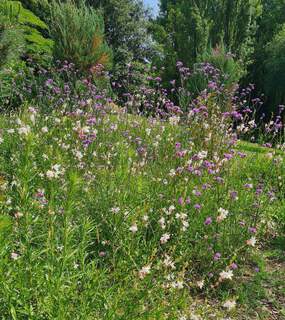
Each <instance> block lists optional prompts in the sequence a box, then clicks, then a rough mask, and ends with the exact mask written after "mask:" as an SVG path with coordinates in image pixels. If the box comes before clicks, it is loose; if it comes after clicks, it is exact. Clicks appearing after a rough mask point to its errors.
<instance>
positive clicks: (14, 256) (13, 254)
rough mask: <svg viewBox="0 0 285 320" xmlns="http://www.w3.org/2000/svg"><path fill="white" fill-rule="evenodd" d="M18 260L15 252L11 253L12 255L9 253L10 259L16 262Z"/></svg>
mask: <svg viewBox="0 0 285 320" xmlns="http://www.w3.org/2000/svg"><path fill="white" fill-rule="evenodd" d="M18 258H19V255H18V253H16V252H12V253H11V259H13V260H17V259H18Z"/></svg>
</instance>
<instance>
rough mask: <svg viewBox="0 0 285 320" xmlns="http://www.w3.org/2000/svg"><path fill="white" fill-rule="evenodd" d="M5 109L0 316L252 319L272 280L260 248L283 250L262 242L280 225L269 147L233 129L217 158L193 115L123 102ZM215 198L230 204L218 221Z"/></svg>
mask: <svg viewBox="0 0 285 320" xmlns="http://www.w3.org/2000/svg"><path fill="white" fill-rule="evenodd" d="M92 117H96V123H95V124H92V121H91V120H92ZM16 119H17V116H15V117H13V116H11V117H1V118H0V126H1V128H2V129H1V132H0V137H1V138H2V140H3V141H2V142H1V144H0V175H1V179H0V184H1V192H0V201H1V203H0V210H1V215H0V231H1V237H0V239H1V245H0V281H1V284H2V285H1V288H0V302H1V303H0V315H1V316H2V318H3V319H35V320H39V319H64V320H65V319H72V320H73V319H92V320H93V319H115V320H117V319H122V320H128V319H130V320H134V319H138V320H139V319H159V320H160V319H183V318H182V317H183V316H185V317H186V319H191V314H192V318H193V316H194V315H197V316H200V317H201V319H211V318H213V317H214V318H215V319H219V318H222V317H225V316H231V317H232V318H233V319H247V318H246V317H243V316H244V315H242V312H241V311H243V312H244V313H245V314H246V315H250V316H251V319H255V318H254V317H256V313H255V311H256V310H258V308H259V307H260V305H262V304H263V299H264V298H265V297H266V291H265V290H266V288H264V286H265V284H268V283H269V284H272V285H273V284H274V285H278V286H280V287H282V285H281V281H282V273H281V272H279V271H278V268H276V270H275V267H274V264H273V269H274V272H275V273H274V276H271V275H270V273H268V271H267V270H266V268H267V261H268V258H269V257H268V254H269V253H270V252H271V253H275V254H276V256H278V257H279V255H280V256H281V253H280V251H274V250H273V249H272V248H270V249H266V245H267V244H268V243H270V241H271V239H274V238H276V237H277V236H278V234H280V235H282V232H283V231H284V210H283V209H284V201H283V198H284V191H285V189H284V177H285V164H284V157H283V154H282V153H281V152H277V151H276V152H275V150H273V149H270V150H268V149H266V148H263V147H259V146H257V145H252V144H249V143H244V142H242V143H239V144H238V146H237V147H236V150H235V152H234V153H233V158H232V159H231V160H230V161H226V162H225V161H221V160H222V159H223V158H224V155H223V153H224V152H226V153H230V150H229V147H227V145H226V143H225V145H222V146H221V148H220V149H218V146H216V148H217V150H221V152H220V153H219V154H216V155H215V154H214V151H215V149H213V150H211V149H209V150H207V151H208V154H209V155H205V154H203V152H202V154H201V151H205V150H203V149H200V148H198V147H197V146H196V144H191V143H189V142H190V141H191V140H192V138H193V136H194V134H195V132H193V131H191V130H192V129H191V128H185V127H179V126H171V125H169V124H168V123H160V122H158V121H156V122H151V121H150V120H148V119H144V118H140V117H133V116H127V115H124V114H118V115H114V114H109V113H107V114H106V115H102V114H95V115H88V114H87V115H83V116H63V115H61V114H59V113H54V114H52V115H41V114H35V115H34V116H32V115H31V112H28V111H25V112H23V113H22V114H21V115H20V119H21V122H20V121H19V120H16ZM10 129H14V132H11V131H10ZM95 136H96V137H95ZM88 139H89V140H92V143H90V144H89V145H88V146H86V140H88ZM178 142H179V143H180V144H181V147H178V146H177V145H176V146H175V144H176V143H178ZM209 145H211V144H209ZM185 150H187V152H186V151H185ZM179 151H185V154H184V155H183V152H182V154H180V156H179V155H177V152H179ZM237 151H241V152H245V153H246V154H247V157H245V158H243V157H240V156H239V155H238V153H237ZM199 153H200V156H201V157H202V158H203V157H205V158H204V159H202V160H197V159H196V160H195V157H194V160H193V156H194V155H196V156H197V154H199ZM211 153H212V155H210V154H211ZM268 153H273V155H272V156H271V155H268ZM191 159H192V160H191ZM206 159H207V160H208V161H209V162H212V166H213V167H212V169H213V170H215V173H209V172H208V171H207V170H206V169H205V168H206V165H205V164H203V165H202V162H203V161H204V160H206ZM189 167H193V170H194V173H191V172H192V169H191V168H190V170H189ZM195 170H199V171H200V172H196V171H195ZM190 171H191V172H190ZM195 172H196V174H195ZM280 177H281V178H280ZM246 184H247V187H246V186H245V185H246ZM260 190H261V191H260ZM233 191H235V192H237V197H238V198H237V199H236V200H233V199H232V198H231V194H232V195H233V193H232V192H233ZM199 192H200V193H201V194H200V193H199ZM256 193H260V194H259V195H258V196H257V195H256ZM188 197H189V198H190V200H191V202H190V203H187V198H188ZM180 198H181V202H180V203H179V199H180ZM198 204H199V205H200V206H201V208H200V209H199V210H198V209H195V205H198ZM219 208H223V209H225V210H228V211H229V212H228V215H227V216H226V217H224V218H223V219H221V221H220V222H217V218H218V217H220V212H219ZM207 219H208V220H207ZM218 219H219V218H218ZM206 221H208V222H206ZM250 227H251V228H256V230H257V233H256V234H253V231H249V228H250ZM165 234H167V235H169V236H170V239H169V240H167V239H166V238H163V236H164V235H165ZM253 236H255V237H256V240H257V244H256V246H254V247H251V246H250V245H247V243H246V241H247V240H249V239H250V238H252V237H253ZM164 239H165V241H163V240H164ZM280 239H281V238H280ZM282 241H283V240H282ZM164 242H165V243H164ZM217 253H220V255H221V257H219V258H217V259H216V260H215V259H213V257H214V255H215V254H217ZM232 263H236V264H237V265H238V269H236V270H234V271H233V278H232V280H221V278H220V273H221V272H222V271H229V270H230V265H231V264H232ZM269 265H270V264H269ZM147 266H148V267H149V269H144V267H147ZM257 266H258V267H259V268H260V269H261V271H260V272H259V273H256V272H255V271H254V270H255V268H256V267H257ZM145 270H146V273H144V271H145ZM275 274H276V276H275ZM201 281H203V282H204V285H203V286H202V287H201V288H199V286H198V284H199V283H201ZM282 294H284V291H282V288H281V289H280V291H279V289H277V291H275V292H274V293H273V299H274V303H275V307H276V310H278V312H279V314H280V317H282V312H284V310H283V311H282V307H281V305H282V300H281V298H280V295H282ZM253 296H257V299H256V301H255V302H256V303H253V300H252V297H253ZM228 299H230V300H234V301H236V302H237V307H236V308H234V309H233V310H231V311H225V308H223V304H224V302H225V301H226V300H228ZM213 314H214V316H213ZM256 319H258V318H257V317H256ZM264 319H266V318H264ZM280 319H281V318H280Z"/></svg>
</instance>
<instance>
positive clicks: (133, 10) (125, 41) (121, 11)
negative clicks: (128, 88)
mask: <svg viewBox="0 0 285 320" xmlns="http://www.w3.org/2000/svg"><path fill="white" fill-rule="evenodd" d="M87 3H88V4H89V5H91V6H93V7H94V8H96V9H101V10H102V11H103V15H104V22H105V32H106V40H107V42H108V44H109V45H110V46H111V48H112V50H113V54H114V56H113V58H114V65H115V67H117V68H119V69H120V66H124V65H126V64H127V63H129V62H131V61H144V60H145V59H146V58H149V57H150V56H151V52H152V40H151V37H150V36H149V34H148V24H149V18H150V15H149V12H148V11H147V10H146V9H145V8H144V6H143V2H142V0H87Z"/></svg>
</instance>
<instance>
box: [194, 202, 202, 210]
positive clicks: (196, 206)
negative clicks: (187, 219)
mask: <svg viewBox="0 0 285 320" xmlns="http://www.w3.org/2000/svg"><path fill="white" fill-rule="evenodd" d="M194 208H195V209H197V210H200V209H201V208H202V206H201V205H200V204H199V203H196V204H194Z"/></svg>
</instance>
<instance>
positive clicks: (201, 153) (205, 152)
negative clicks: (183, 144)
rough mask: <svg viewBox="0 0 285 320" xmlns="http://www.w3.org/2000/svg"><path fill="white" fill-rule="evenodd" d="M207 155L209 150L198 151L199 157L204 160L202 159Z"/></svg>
mask: <svg viewBox="0 0 285 320" xmlns="http://www.w3.org/2000/svg"><path fill="white" fill-rule="evenodd" d="M207 155H208V151H201V152H199V153H198V158H199V159H200V160H202V159H205V158H206V157H207Z"/></svg>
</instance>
